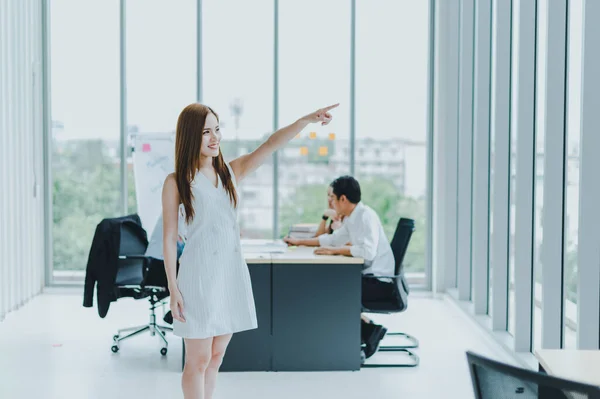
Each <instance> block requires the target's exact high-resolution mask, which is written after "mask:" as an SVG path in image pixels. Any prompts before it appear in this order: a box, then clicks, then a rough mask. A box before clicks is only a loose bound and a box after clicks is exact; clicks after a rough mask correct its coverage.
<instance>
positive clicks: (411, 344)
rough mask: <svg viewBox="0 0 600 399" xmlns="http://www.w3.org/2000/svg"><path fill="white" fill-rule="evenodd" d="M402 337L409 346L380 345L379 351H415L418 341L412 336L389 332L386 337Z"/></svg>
mask: <svg viewBox="0 0 600 399" xmlns="http://www.w3.org/2000/svg"><path fill="white" fill-rule="evenodd" d="M389 336H392V337H403V338H404V339H406V340H407V341H408V342H409V344H408V345H381V346H380V350H383V349H386V350H387V351H400V349H416V348H418V347H419V340H418V339H417V338H415V337H413V336H412V335H409V334H406V333H402V332H391V333H387V334H386V337H389Z"/></svg>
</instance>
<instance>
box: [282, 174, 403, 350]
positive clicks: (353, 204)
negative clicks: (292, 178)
mask: <svg viewBox="0 0 600 399" xmlns="http://www.w3.org/2000/svg"><path fill="white" fill-rule="evenodd" d="M331 189H332V192H331V203H332V206H333V209H335V211H336V212H337V214H338V215H340V216H342V217H344V223H343V224H342V226H341V227H340V228H339V229H337V230H335V231H334V232H333V234H323V235H320V236H319V237H317V238H310V239H294V238H289V237H288V238H285V239H284V241H286V242H287V243H288V244H290V245H306V246H320V247H321V248H317V249H316V250H315V253H316V254H319V255H345V256H354V257H359V258H363V259H364V260H365V268H364V269H363V274H373V275H375V276H393V275H394V263H395V262H394V254H393V252H392V248H391V247H390V243H389V242H388V240H387V237H386V236H385V232H384V230H383V226H382V225H381V221H380V220H379V216H377V213H375V211H374V210H373V209H371V208H370V207H369V206H367V205H364V204H363V203H361V202H360V197H361V194H360V185H359V184H358V181H356V179H354V178H353V177H351V176H342V177H339V178H337V179H335V180H334V181H333V183H331ZM346 243H351V245H345V244H346ZM391 292H393V282H392V280H391V279H389V278H363V279H362V301H363V303H367V302H377V301H382V300H387V299H388V298H389V295H390V293H391ZM386 332H387V329H386V328H385V327H383V326H381V325H378V324H374V323H373V322H372V321H370V320H369V319H368V318H367V317H366V316H364V315H363V316H361V337H362V340H363V342H364V343H365V356H366V357H367V358H368V357H370V356H372V355H373V354H374V353H375V352H377V349H378V348H379V343H380V341H381V340H382V339H383V337H384V336H385V334H386Z"/></svg>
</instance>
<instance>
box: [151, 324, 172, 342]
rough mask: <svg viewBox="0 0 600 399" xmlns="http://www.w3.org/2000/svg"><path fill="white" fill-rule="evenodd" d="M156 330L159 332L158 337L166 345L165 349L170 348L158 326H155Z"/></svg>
mask: <svg viewBox="0 0 600 399" xmlns="http://www.w3.org/2000/svg"><path fill="white" fill-rule="evenodd" d="M154 329H155V330H156V331H157V332H158V334H157V335H158V336H159V338H160V339H161V340H162V341H163V343H164V344H165V346H164V347H167V346H169V342H168V341H167V339H166V338H165V336H164V334H163V333H162V331H161V330H160V328H159V327H158V326H154Z"/></svg>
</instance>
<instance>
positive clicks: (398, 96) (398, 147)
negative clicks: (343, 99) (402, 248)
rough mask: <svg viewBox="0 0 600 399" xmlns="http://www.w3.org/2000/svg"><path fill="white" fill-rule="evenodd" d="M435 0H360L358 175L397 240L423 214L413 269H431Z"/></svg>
mask: <svg viewBox="0 0 600 399" xmlns="http://www.w3.org/2000/svg"><path fill="white" fill-rule="evenodd" d="M428 7H429V2H428V1H402V2H400V1H391V2H377V3H374V4H371V3H367V2H357V13H356V15H357V22H356V175H357V176H358V178H359V179H360V182H361V185H362V187H363V192H364V201H365V203H367V204H368V205H370V206H371V207H373V209H375V211H376V212H377V213H378V215H379V216H380V218H381V220H382V223H383V225H384V228H385V231H386V233H387V235H388V238H390V239H391V237H392V234H393V232H394V230H395V228H396V224H397V222H398V219H399V218H400V217H408V218H412V219H415V222H416V231H415V233H414V235H413V237H412V240H411V243H410V246H409V247H408V251H407V254H406V260H405V263H406V271H407V272H408V273H410V274H413V273H415V274H416V275H417V276H418V275H422V273H423V272H424V271H425V237H426V225H427V223H426V208H425V201H426V186H427V168H428V165H427V70H428V68H427V65H428V44H429V24H428V15H429V9H428Z"/></svg>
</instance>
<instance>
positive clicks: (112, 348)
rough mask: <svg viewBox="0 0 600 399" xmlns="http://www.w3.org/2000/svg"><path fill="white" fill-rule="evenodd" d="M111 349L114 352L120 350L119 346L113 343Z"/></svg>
mask: <svg viewBox="0 0 600 399" xmlns="http://www.w3.org/2000/svg"><path fill="white" fill-rule="evenodd" d="M110 350H112V351H113V353H117V352H118V351H119V347H118V346H117V345H113V346H112V347H111V348H110Z"/></svg>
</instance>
